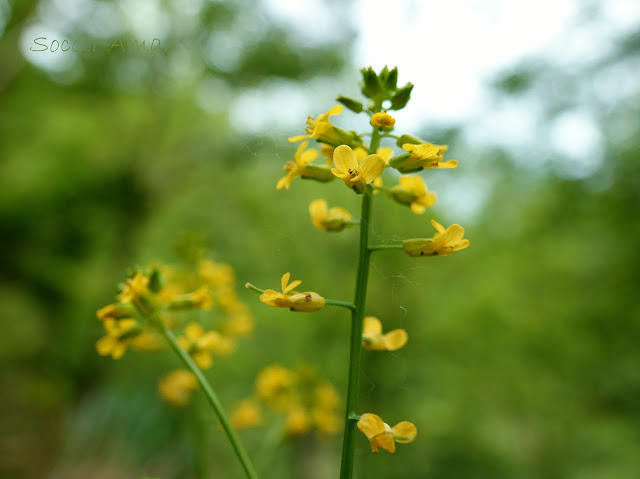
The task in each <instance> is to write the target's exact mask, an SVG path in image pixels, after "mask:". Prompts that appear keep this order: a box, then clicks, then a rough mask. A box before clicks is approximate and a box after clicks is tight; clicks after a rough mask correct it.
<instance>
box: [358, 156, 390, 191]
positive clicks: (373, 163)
mask: <svg viewBox="0 0 640 479" xmlns="http://www.w3.org/2000/svg"><path fill="white" fill-rule="evenodd" d="M384 167H385V163H384V160H383V159H382V158H380V157H379V156H378V155H369V156H367V157H366V158H365V159H364V160H362V161H361V162H360V171H361V172H362V173H361V174H362V177H363V178H364V181H365V183H366V184H369V183H371V182H372V181H373V180H375V179H376V178H377V177H378V176H380V175H381V174H382V172H383V171H384Z"/></svg>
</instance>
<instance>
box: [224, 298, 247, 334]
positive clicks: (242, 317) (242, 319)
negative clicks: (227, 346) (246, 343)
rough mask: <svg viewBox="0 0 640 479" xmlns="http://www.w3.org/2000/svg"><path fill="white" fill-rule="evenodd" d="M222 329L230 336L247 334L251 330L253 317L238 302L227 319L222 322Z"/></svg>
mask: <svg viewBox="0 0 640 479" xmlns="http://www.w3.org/2000/svg"><path fill="white" fill-rule="evenodd" d="M222 330H223V331H224V333H225V334H227V335H229V336H231V337H239V336H247V335H248V334H250V333H251V332H252V331H253V318H252V317H251V313H249V310H248V308H247V307H246V306H245V305H244V304H242V303H240V304H238V306H236V308H235V309H234V311H233V312H232V313H231V316H230V317H229V319H227V321H225V322H224V324H223V326H222Z"/></svg>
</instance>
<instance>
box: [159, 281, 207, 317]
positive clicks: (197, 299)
mask: <svg viewBox="0 0 640 479" xmlns="http://www.w3.org/2000/svg"><path fill="white" fill-rule="evenodd" d="M212 304H213V298H212V297H211V291H210V290H209V287H208V286H201V287H200V288H198V289H197V290H195V291H194V292H193V293H188V294H181V295H179V296H175V297H173V298H172V299H171V302H170V303H169V309H171V310H173V311H180V310H185V309H211V305H212Z"/></svg>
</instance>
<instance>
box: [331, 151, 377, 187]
mask: <svg viewBox="0 0 640 479" xmlns="http://www.w3.org/2000/svg"><path fill="white" fill-rule="evenodd" d="M333 162H334V164H335V166H336V167H335V168H331V172H332V173H333V174H334V175H336V176H337V177H338V178H340V179H341V180H343V181H344V182H345V184H346V185H347V186H348V187H349V188H352V189H353V190H354V191H355V192H356V193H364V192H365V190H366V188H367V185H368V184H369V183H371V182H372V181H373V180H375V179H376V178H377V177H378V176H380V174H381V173H382V171H383V170H384V167H385V162H384V160H383V159H382V158H380V157H379V156H378V155H369V156H367V157H366V158H364V159H361V160H358V158H357V156H356V154H355V153H354V152H353V150H352V149H351V148H349V147H348V146H347V145H340V146H339V147H337V148H336V149H335V151H334V152H333Z"/></svg>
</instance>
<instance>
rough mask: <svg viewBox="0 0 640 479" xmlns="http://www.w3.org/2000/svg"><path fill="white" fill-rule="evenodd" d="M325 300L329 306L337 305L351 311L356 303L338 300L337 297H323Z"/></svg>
mask: <svg viewBox="0 0 640 479" xmlns="http://www.w3.org/2000/svg"><path fill="white" fill-rule="evenodd" d="M325 301H326V304H328V305H331V306H339V307H341V308H347V309H350V310H351V311H355V309H356V305H355V304H353V303H350V302H349V301H340V300H339V299H325Z"/></svg>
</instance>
